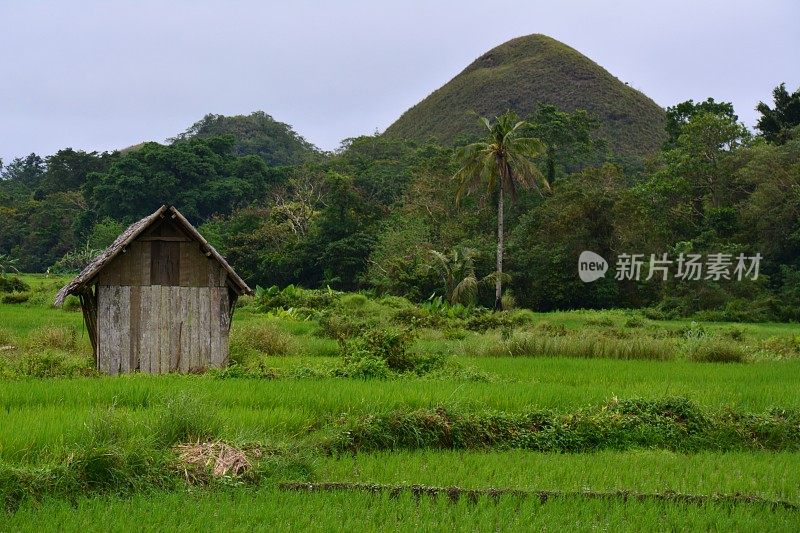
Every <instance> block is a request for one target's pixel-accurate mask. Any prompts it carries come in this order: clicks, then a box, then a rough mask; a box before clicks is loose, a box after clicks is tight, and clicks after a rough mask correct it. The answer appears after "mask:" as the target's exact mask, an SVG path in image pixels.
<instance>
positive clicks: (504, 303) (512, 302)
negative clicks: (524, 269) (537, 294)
mask: <svg viewBox="0 0 800 533" xmlns="http://www.w3.org/2000/svg"><path fill="white" fill-rule="evenodd" d="M516 307H517V299H516V298H515V297H514V295H513V294H512V293H511V291H506V292H504V293H503V295H502V296H501V297H500V308H501V309H502V310H503V311H511V310H512V309H515V308H516Z"/></svg>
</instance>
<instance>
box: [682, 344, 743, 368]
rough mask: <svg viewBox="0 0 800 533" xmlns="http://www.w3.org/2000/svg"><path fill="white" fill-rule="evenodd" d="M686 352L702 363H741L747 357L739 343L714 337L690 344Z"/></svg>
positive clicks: (691, 357)
mask: <svg viewBox="0 0 800 533" xmlns="http://www.w3.org/2000/svg"><path fill="white" fill-rule="evenodd" d="M687 353H688V356H689V358H690V359H691V360H692V361H698V362H703V363H741V362H744V361H745V360H746V358H747V354H746V352H745V350H744V349H743V348H742V347H741V346H740V345H738V344H736V343H734V342H731V341H726V340H723V339H714V338H712V339H707V340H703V341H701V342H698V343H694V344H691V345H690V346H689V347H688V351H687Z"/></svg>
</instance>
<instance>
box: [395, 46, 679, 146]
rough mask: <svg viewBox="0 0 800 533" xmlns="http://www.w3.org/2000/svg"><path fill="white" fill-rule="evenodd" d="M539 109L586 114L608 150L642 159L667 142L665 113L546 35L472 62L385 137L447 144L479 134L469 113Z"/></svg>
mask: <svg viewBox="0 0 800 533" xmlns="http://www.w3.org/2000/svg"><path fill="white" fill-rule="evenodd" d="M539 104H553V105H556V106H558V107H560V108H562V109H564V110H567V111H573V110H575V109H586V110H588V111H589V112H590V113H592V114H593V115H594V116H596V117H597V118H598V119H599V121H600V134H601V135H602V136H604V137H606V138H607V139H608V140H609V142H610V145H611V147H612V149H614V150H615V151H616V152H617V153H620V154H626V155H644V154H646V153H648V152H651V151H654V150H657V149H658V148H659V147H660V146H661V144H662V143H663V141H664V120H665V116H664V110H663V109H662V108H660V107H659V106H658V105H657V104H656V103H655V102H653V101H652V100H651V99H650V98H648V97H647V96H645V95H644V94H642V93H641V92H639V91H637V90H635V89H633V88H631V87H629V86H627V85H626V84H625V83H623V82H621V81H620V80H619V79H617V78H615V77H614V76H613V75H611V74H610V73H609V72H608V71H606V70H605V69H604V68H603V67H601V66H600V65H598V64H597V63H595V62H594V61H592V60H591V59H589V58H587V57H586V56H584V55H583V54H581V53H580V52H578V51H577V50H575V49H573V48H570V47H569V46H567V45H565V44H563V43H560V42H559V41H556V40H555V39H551V38H550V37H547V36H544V35H528V36H526V37H519V38H516V39H512V40H510V41H508V42H506V43H504V44H502V45H500V46H498V47H496V48H494V49H492V50H490V51H489V52H487V53H485V54H483V55H482V56H481V57H479V58H478V59H476V60H475V61H474V62H473V63H472V64H471V65H469V66H468V67H467V68H466V69H464V70H463V71H462V72H461V73H460V74H459V75H458V76H456V77H455V78H453V79H452V80H450V81H449V82H448V83H446V84H445V85H444V86H442V87H441V88H439V89H437V90H436V91H434V92H433V93H432V94H431V95H430V96H428V97H427V98H425V99H424V100H422V101H421V102H420V103H418V104H417V105H415V106H414V107H412V108H411V109H409V110H408V111H406V112H405V113H403V115H402V116H401V117H400V118H399V119H398V120H397V121H396V122H395V123H394V124H392V125H391V126H389V128H388V129H387V130H386V133H385V134H386V135H387V136H390V137H398V138H409V139H427V138H429V137H434V138H436V139H438V140H440V141H443V142H452V141H453V140H454V139H455V138H456V137H457V136H458V135H459V134H471V133H476V132H478V131H480V130H479V127H478V124H477V121H476V120H475V117H474V115H472V113H471V112H477V113H478V114H480V115H483V116H489V117H492V116H496V115H498V114H500V113H503V112H504V111H506V110H508V109H511V110H514V111H516V112H517V113H518V114H519V115H520V116H522V117H526V116H528V115H530V114H531V113H532V112H533V111H534V110H535V109H536V107H537V105H539Z"/></svg>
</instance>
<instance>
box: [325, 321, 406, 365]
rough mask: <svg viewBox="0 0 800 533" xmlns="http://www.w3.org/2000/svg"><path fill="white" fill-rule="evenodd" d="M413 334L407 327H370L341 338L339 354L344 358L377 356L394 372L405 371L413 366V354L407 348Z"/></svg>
mask: <svg viewBox="0 0 800 533" xmlns="http://www.w3.org/2000/svg"><path fill="white" fill-rule="evenodd" d="M413 340H414V335H413V333H412V332H411V330H408V329H402V330H400V329H395V328H386V329H371V330H368V331H366V332H364V333H363V334H361V335H359V336H358V337H355V338H352V339H347V340H342V341H341V342H340V354H341V355H342V357H343V358H344V359H345V360H353V359H355V358H363V357H366V356H372V357H377V358H378V359H382V360H383V361H385V363H386V366H387V367H388V368H390V369H391V370H393V371H395V372H406V371H408V370H413V369H414V367H415V364H416V362H415V360H414V356H413V355H412V354H411V352H410V350H409V348H410V346H411V343H412V342H413Z"/></svg>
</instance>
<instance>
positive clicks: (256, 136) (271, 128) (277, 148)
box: [173, 111, 318, 165]
mask: <svg viewBox="0 0 800 533" xmlns="http://www.w3.org/2000/svg"><path fill="white" fill-rule="evenodd" d="M217 135H233V137H234V139H235V144H234V146H233V153H234V155H258V156H261V158H262V159H264V161H265V162H266V163H267V164H268V165H296V164H299V163H302V162H304V161H307V160H308V159H309V158H310V157H313V156H314V155H316V154H317V153H318V152H317V149H316V147H315V146H314V145H313V144H311V143H309V142H308V141H306V140H305V139H304V138H303V137H302V136H301V135H299V134H298V133H296V132H295V131H294V130H293V129H292V127H291V126H290V125H288V124H284V123H283V122H278V121H277V120H275V119H273V118H272V117H271V116H270V115H268V114H266V113H264V112H263V111H254V112H253V113H250V114H249V115H235V116H230V117H228V116H225V115H214V114H208V115H206V116H205V117H203V118H202V119H201V120H199V121H198V122H196V123H194V124H193V125H192V126H190V127H189V129H187V130H186V131H185V132H184V133H181V134H180V135H178V136H177V137H176V138H175V139H173V140H174V141H181V140H186V139H189V138H195V137H196V138H208V137H214V136H217Z"/></svg>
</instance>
